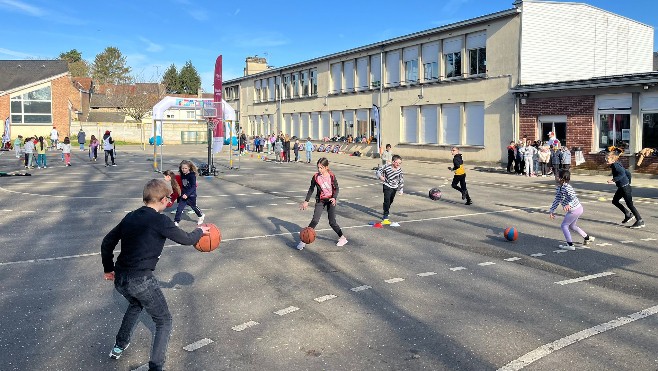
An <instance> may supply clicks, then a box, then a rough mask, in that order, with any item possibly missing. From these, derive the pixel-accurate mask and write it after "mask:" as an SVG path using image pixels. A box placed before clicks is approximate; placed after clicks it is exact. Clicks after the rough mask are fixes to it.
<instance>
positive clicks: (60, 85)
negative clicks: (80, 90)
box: [51, 76, 80, 137]
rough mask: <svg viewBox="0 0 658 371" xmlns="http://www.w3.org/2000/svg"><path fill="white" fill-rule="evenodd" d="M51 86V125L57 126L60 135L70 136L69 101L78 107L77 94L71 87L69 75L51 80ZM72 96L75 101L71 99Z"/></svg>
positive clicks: (78, 99)
mask: <svg viewBox="0 0 658 371" xmlns="http://www.w3.org/2000/svg"><path fill="white" fill-rule="evenodd" d="M51 86H52V100H53V104H52V107H53V108H52V109H53V126H54V127H56V128H57V131H58V132H59V136H60V137H65V136H70V135H71V133H70V132H69V122H70V121H71V119H72V117H71V116H70V115H71V112H70V110H69V102H71V105H72V106H73V107H76V108H77V107H80V98H79V94H77V97H75V95H76V93H77V90H76V89H75V88H74V87H73V84H72V83H71V78H70V77H69V76H63V77H60V78H57V79H55V80H52V81H51ZM74 97H75V98H74ZM72 98H74V99H76V100H77V101H76V100H72Z"/></svg>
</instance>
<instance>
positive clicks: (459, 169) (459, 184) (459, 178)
mask: <svg viewBox="0 0 658 371" xmlns="http://www.w3.org/2000/svg"><path fill="white" fill-rule="evenodd" d="M450 153H452V155H453V156H454V157H453V158H452V166H451V167H448V170H450V171H453V172H454V173H455V176H454V177H453V178H452V188H454V189H456V190H458V191H459V193H461V194H462V200H464V199H465V200H466V203H465V205H471V204H473V201H472V200H471V196H470V195H469V194H468V190H467V189H466V169H464V160H463V159H462V154H461V153H459V148H457V147H452V149H450Z"/></svg>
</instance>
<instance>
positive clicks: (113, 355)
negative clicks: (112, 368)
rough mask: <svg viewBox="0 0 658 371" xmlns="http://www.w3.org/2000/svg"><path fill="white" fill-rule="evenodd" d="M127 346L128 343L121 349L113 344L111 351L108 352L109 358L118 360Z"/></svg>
mask: <svg viewBox="0 0 658 371" xmlns="http://www.w3.org/2000/svg"><path fill="white" fill-rule="evenodd" d="M129 345H130V343H128V345H126V346H125V347H123V348H121V347H120V346H118V345H116V344H114V347H113V348H112V351H111V352H110V358H112V359H119V358H120V357H121V354H123V351H124V350H126V349H128V346H129Z"/></svg>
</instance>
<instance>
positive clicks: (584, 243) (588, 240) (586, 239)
mask: <svg viewBox="0 0 658 371" xmlns="http://www.w3.org/2000/svg"><path fill="white" fill-rule="evenodd" d="M594 240H596V237H594V236H587V237H586V238H585V240H584V241H583V245H585V246H587V245H589V243H590V242H594Z"/></svg>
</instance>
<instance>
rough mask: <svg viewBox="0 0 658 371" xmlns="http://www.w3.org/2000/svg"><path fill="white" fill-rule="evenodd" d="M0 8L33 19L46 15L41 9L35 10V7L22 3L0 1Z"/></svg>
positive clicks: (9, 0) (7, 0)
mask: <svg viewBox="0 0 658 371" xmlns="http://www.w3.org/2000/svg"><path fill="white" fill-rule="evenodd" d="M0 7H3V8H9V9H10V10H14V11H17V12H20V13H25V14H28V15H31V16H34V17H42V16H44V15H46V12H45V11H44V10H43V9H41V8H37V7H36V6H32V5H28V4H25V3H24V2H22V1H16V0H0Z"/></svg>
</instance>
